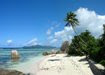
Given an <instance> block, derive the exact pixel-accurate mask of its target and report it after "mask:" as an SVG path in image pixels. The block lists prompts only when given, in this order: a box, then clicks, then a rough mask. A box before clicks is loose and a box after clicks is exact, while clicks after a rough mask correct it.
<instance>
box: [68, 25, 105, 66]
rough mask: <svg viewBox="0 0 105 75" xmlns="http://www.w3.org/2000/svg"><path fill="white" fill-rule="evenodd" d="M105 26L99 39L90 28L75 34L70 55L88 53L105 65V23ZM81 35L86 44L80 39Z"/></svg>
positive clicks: (70, 46)
mask: <svg viewBox="0 0 105 75" xmlns="http://www.w3.org/2000/svg"><path fill="white" fill-rule="evenodd" d="M103 27H104V33H103V34H102V36H101V38H99V39H96V38H95V37H94V36H92V35H91V33H90V32H89V31H88V30H86V31H85V32H82V33H81V34H80V35H77V36H74V38H73V39H72V42H71V44H70V45H69V51H68V55H88V56H89V57H90V58H91V59H93V60H94V61H96V62H98V63H101V64H102V65H104V66H105V25H104V26H103ZM80 37H81V38H82V40H83V41H84V42H85V43H86V45H84V43H83V42H82V41H81V40H80Z"/></svg>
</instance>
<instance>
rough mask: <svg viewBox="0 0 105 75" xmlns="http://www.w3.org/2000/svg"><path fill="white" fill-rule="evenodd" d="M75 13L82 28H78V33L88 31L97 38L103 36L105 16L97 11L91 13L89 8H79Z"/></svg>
mask: <svg viewBox="0 0 105 75" xmlns="http://www.w3.org/2000/svg"><path fill="white" fill-rule="evenodd" d="M75 13H76V14H77V19H78V20H79V22H80V23H79V24H80V26H78V27H77V28H76V30H77V31H78V32H83V31H84V30H86V29H87V30H89V31H90V32H91V33H92V34H93V35H94V36H96V37H98V36H100V35H101V34H102V32H103V29H102V28H103V24H105V15H99V14H97V13H96V12H95V11H90V10H88V9H87V8H79V9H78V10H77V11H76V12H75Z"/></svg>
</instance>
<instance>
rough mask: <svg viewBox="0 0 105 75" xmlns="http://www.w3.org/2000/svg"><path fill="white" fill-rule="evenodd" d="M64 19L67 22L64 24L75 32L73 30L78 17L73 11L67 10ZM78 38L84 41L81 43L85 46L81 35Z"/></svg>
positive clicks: (77, 22)
mask: <svg viewBox="0 0 105 75" xmlns="http://www.w3.org/2000/svg"><path fill="white" fill-rule="evenodd" d="M65 21H66V22H67V24H66V25H65V26H72V28H73V30H74V32H75V33H76V35H78V34H77V32H76V30H75V27H76V26H78V25H79V21H78V19H77V18H76V14H75V13H73V12H69V13H67V16H66V18H65ZM79 39H80V40H81V41H82V42H83V43H84V44H83V45H84V46H85V47H87V45H86V43H85V42H84V41H83V40H82V38H81V37H79Z"/></svg>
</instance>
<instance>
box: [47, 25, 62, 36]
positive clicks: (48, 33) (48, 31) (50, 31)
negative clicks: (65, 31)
mask: <svg viewBox="0 0 105 75" xmlns="http://www.w3.org/2000/svg"><path fill="white" fill-rule="evenodd" d="M59 25H60V23H53V26H52V27H50V28H49V29H48V30H47V32H46V34H47V35H48V36H49V35H51V34H52V31H53V30H54V29H55V28H57V27H59Z"/></svg>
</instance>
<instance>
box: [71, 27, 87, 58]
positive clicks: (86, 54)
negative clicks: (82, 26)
mask: <svg viewBox="0 0 105 75" xmlns="http://www.w3.org/2000/svg"><path fill="white" fill-rule="evenodd" d="M72 28H73V30H74V32H75V34H76V35H78V34H77V32H76V30H75V28H74V27H73V26H72ZM78 37H79V39H80V40H81V41H82V42H83V43H84V44H83V46H85V47H87V44H86V43H85V42H84V40H83V39H82V38H81V37H80V36H78ZM83 54H85V55H86V58H87V53H83Z"/></svg>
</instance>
